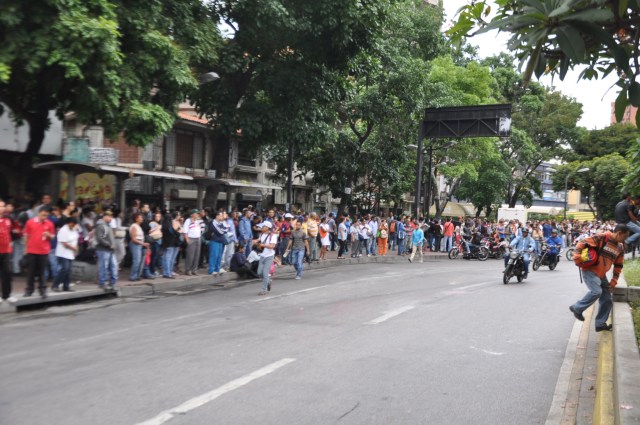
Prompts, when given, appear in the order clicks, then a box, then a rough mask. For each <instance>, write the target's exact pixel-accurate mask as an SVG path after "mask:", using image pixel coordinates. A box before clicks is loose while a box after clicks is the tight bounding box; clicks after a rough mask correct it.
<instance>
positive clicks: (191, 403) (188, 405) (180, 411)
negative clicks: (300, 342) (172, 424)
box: [136, 359, 296, 425]
mask: <svg viewBox="0 0 640 425" xmlns="http://www.w3.org/2000/svg"><path fill="white" fill-rule="evenodd" d="M295 361H296V359H282V360H278V361H277V362H275V363H271V364H270V365H267V366H265V367H263V368H262V369H258V370H256V371H255V372H252V373H250V374H248V375H245V376H243V377H241V378H238V379H235V380H233V381H231V382H228V383H226V384H224V385H223V386H221V387H218V388H216V389H215V390H212V391H209V392H207V393H204V394H202V395H199V396H197V397H194V398H192V399H191V400H187V401H185V402H184V403H182V404H181V405H180V406H176V407H174V408H172V409H169V410H165V411H164V412H161V413H160V414H158V415H157V416H156V417H154V418H151V419H149V420H146V421H144V422H138V423H137V424H136V425H160V424H163V423H165V422H167V421H169V420H171V419H172V418H173V417H174V416H176V415H184V414H186V413H188V412H190V411H191V410H194V409H197V408H198V407H201V406H204V405H205V404H207V403H209V402H211V401H213V400H215V399H216V398H218V397H220V396H221V395H224V394H226V393H228V392H231V391H233V390H237V389H238V388H240V387H242V386H245V385H247V384H248V383H250V382H251V381H254V380H256V379H258V378H262V377H263V376H266V375H269V374H270V373H273V372H275V371H276V370H278V369H280V368H281V367H284V366H286V365H288V364H289V363H292V362H295Z"/></svg>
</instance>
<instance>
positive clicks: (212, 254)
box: [208, 211, 229, 276]
mask: <svg viewBox="0 0 640 425" xmlns="http://www.w3.org/2000/svg"><path fill="white" fill-rule="evenodd" d="M224 215H225V212H224V211H218V212H217V213H216V217H215V218H214V219H213V220H211V222H210V223H209V224H208V226H209V230H210V232H209V233H210V234H211V239H210V240H209V274H210V275H213V276H217V275H218V273H220V266H221V263H222V254H223V252H224V246H225V234H226V233H227V231H228V230H229V229H227V227H226V225H225V222H224Z"/></svg>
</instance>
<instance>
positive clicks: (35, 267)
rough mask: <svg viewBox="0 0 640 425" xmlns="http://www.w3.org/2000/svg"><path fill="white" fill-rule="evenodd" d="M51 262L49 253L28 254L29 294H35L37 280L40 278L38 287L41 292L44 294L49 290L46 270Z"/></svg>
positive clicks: (27, 291)
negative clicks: (45, 274)
mask: <svg viewBox="0 0 640 425" xmlns="http://www.w3.org/2000/svg"><path fill="white" fill-rule="evenodd" d="M48 263H49V256H48V255H47V254H42V255H40V254H27V268H28V269H29V270H28V271H27V290H26V293H27V294H33V291H34V289H35V281H36V278H38V280H39V283H38V289H39V290H40V294H44V293H45V292H46V290H47V288H46V285H47V280H46V279H45V276H44V271H45V269H46V268H47V264H48Z"/></svg>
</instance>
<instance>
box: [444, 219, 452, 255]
mask: <svg viewBox="0 0 640 425" xmlns="http://www.w3.org/2000/svg"><path fill="white" fill-rule="evenodd" d="M442 227H443V232H442V233H443V235H444V251H445V252H449V251H451V248H453V230H454V225H453V223H452V222H451V217H447V220H446V221H445V222H444V225H443V226H442Z"/></svg>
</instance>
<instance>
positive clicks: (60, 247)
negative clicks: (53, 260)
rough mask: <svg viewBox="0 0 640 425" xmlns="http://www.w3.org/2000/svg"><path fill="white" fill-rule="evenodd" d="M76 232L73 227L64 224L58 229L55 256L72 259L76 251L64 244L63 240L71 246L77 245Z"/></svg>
mask: <svg viewBox="0 0 640 425" xmlns="http://www.w3.org/2000/svg"><path fill="white" fill-rule="evenodd" d="M78 236H79V235H78V232H77V231H76V230H75V229H69V226H67V225H66V224H65V225H64V226H62V227H61V228H60V230H58V244H57V245H56V257H61V258H66V259H68V260H74V259H75V258H76V253H75V251H74V250H72V249H69V248H67V247H66V246H64V244H63V242H66V243H68V244H69V245H71V246H75V247H77V246H78Z"/></svg>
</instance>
